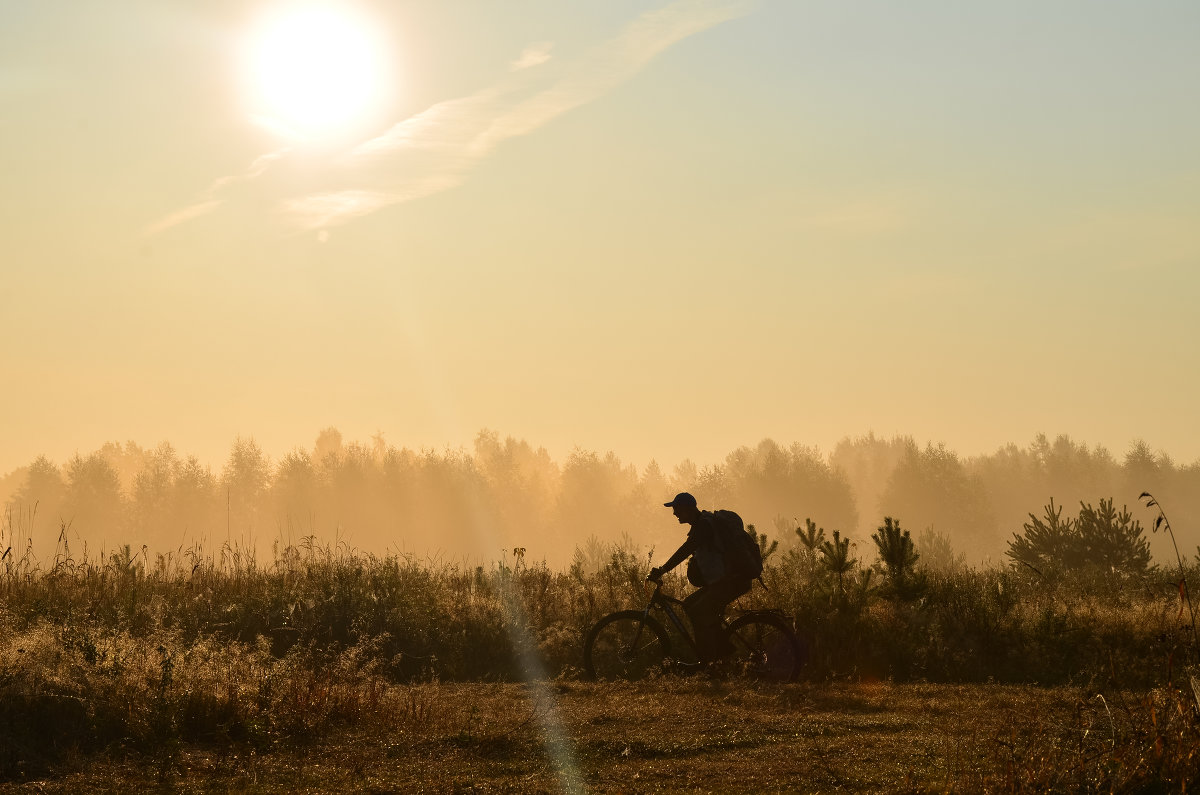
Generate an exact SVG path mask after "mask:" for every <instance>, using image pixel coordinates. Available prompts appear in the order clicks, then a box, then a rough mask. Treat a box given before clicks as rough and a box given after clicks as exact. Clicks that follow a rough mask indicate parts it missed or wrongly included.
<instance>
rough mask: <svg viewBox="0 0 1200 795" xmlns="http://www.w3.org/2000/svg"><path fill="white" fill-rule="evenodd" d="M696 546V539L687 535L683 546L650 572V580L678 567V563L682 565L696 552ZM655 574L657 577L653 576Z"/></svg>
mask: <svg viewBox="0 0 1200 795" xmlns="http://www.w3.org/2000/svg"><path fill="white" fill-rule="evenodd" d="M696 544H697V542H696V539H694V538H692V535H691V534H690V533H689V534H688V539H687V541H684V542H683V545H682V546H680V547H679V549H677V550H675V554H674V555H672V556H671V557H670V558H668V559H667V562H666V563H664V564H663V565H662V566H661V567H659V568H657V569H651V570H650V578H651V579H655V580H656V579H658V578H659V577H661V576H662V575H664V574H666V573H667V572H668V571H670V570H671V569H673V568H675V567H676V566H678V565H679V564H680V563H683V562H684V561H685V560H687V558H688V555H691V554H692V553H693V552H695V551H696ZM656 574H657V576H655V575H656Z"/></svg>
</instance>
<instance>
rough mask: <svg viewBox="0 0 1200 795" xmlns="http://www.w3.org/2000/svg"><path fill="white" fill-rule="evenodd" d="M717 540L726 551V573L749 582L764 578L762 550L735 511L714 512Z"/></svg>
mask: <svg viewBox="0 0 1200 795" xmlns="http://www.w3.org/2000/svg"><path fill="white" fill-rule="evenodd" d="M713 519H714V520H715V523H716V526H717V538H718V540H719V542H720V544H721V546H722V547H723V549H724V556H725V571H726V572H728V573H729V574H731V575H736V576H739V577H745V578H746V579H748V580H753V579H758V578H761V577H762V571H763V561H762V550H761V549H759V547H758V541H756V540H755V539H754V536H752V535H750V534H749V533H748V532H746V528H745V526H744V525H743V524H742V517H740V516H738V515H737V514H736V513H734V512H733V511H713Z"/></svg>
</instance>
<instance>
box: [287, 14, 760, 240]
mask: <svg viewBox="0 0 1200 795" xmlns="http://www.w3.org/2000/svg"><path fill="white" fill-rule="evenodd" d="M751 6H752V4H751V3H749V2H744V1H742V0H734V1H733V2H730V1H729V0H725V1H721V0H678V1H677V2H675V3H672V4H670V5H668V6H666V7H664V8H661V9H658V10H656V11H652V12H649V13H646V14H643V15H642V16H641V17H639V18H638V19H636V20H635V21H634V22H632V23H631V24H630V25H628V26H627V27H626V28H625V30H624V31H622V33H621V34H620V35H618V36H617V37H616V38H614V39H611V40H609V41H607V42H605V43H604V44H602V45H600V46H599V47H597V48H595V49H594V50H593V51H592V52H591V53H590V54H588V55H586V56H584V57H583V58H581V59H579V60H578V61H576V62H574V63H572V64H570V65H568V66H567V67H566V68H565V69H564V70H562V71H561V72H560V74H559V75H558V76H557V79H555V80H554V81H553V82H551V83H550V84H549V85H544V86H537V85H535V86H533V88H532V90H531V88H530V86H529V85H528V84H527V83H524V82H521V81H520V80H515V81H512V82H509V83H504V84H501V85H499V86H495V87H490V88H487V89H485V90H482V91H480V92H477V93H476V94H473V95H471V96H467V97H461V98H458V99H454V100H449V101H447V102H442V103H440V104H438V105H434V106H433V107H431V108H429V109H428V110H426V111H424V112H423V113H420V114H418V115H416V116H414V117H412V118H410V119H406V120H405V121H402V122H400V123H399V124H397V125H395V126H394V127H392V128H391V129H390V130H388V131H387V132H385V133H384V134H383V135H380V136H379V137H377V138H374V139H372V140H370V141H367V142H365V143H363V144H361V145H360V146H358V147H357V148H355V149H354V150H353V151H352V152H350V154H349V155H348V157H347V158H346V165H347V166H348V167H349V168H350V169H355V168H360V169H361V168H363V167H364V166H365V165H366V163H367V162H369V163H370V166H371V168H370V170H371V171H372V173H380V172H381V171H384V172H392V173H396V174H399V175H401V176H400V177H399V178H398V179H397V181H396V182H395V183H394V184H393V185H391V186H390V188H389V189H386V190H382V191H380V192H378V193H377V194H376V195H375V196H374V200H373V201H372V202H369V203H357V202H355V201H351V200H346V201H342V200H340V198H339V197H346V198H348V199H349V198H352V197H353V196H355V195H357V194H359V193H360V191H359V190H357V189H351V188H347V189H343V190H335V191H325V192H321V193H317V194H313V195H311V196H306V197H303V198H300V199H295V200H292V201H290V202H288V203H287V204H286V206H285V211H286V212H288V213H290V214H291V215H292V218H293V220H294V221H296V222H297V223H299V224H300V225H301V226H305V227H308V228H316V227H317V226H325V225H333V224H337V223H341V222H344V221H347V220H350V219H351V218H353V217H355V216H358V215H365V214H367V213H370V212H374V211H376V210H378V209H380V208H381V207H384V206H387V205H390V204H398V203H400V202H405V201H411V200H412V199H416V198H421V197H423V196H428V195H430V194H432V193H436V192H439V191H442V190H447V189H449V188H452V187H455V186H456V185H459V184H461V183H462V181H463V180H464V179H465V178H466V175H467V173H468V172H469V171H470V170H471V169H472V168H474V167H475V166H476V165H478V163H479V162H480V161H482V160H483V159H484V158H485V157H487V156H488V155H489V154H490V153H491V152H492V151H493V150H494V149H495V148H496V147H497V146H498V145H499V144H500V143H502V142H503V141H505V140H508V139H510V138H515V137H517V136H521V135H528V134H529V133H531V132H533V131H534V130H536V129H538V128H540V127H542V126H544V125H545V124H547V123H548V122H550V121H552V120H553V119H555V118H557V117H558V116H561V115H562V114H564V113H566V112H568V111H570V110H573V109H575V108H577V107H580V106H581V105H585V104H587V103H589V102H592V101H594V100H596V99H598V98H599V97H601V96H603V95H604V94H606V93H608V92H610V91H612V90H613V89H615V88H616V87H618V86H619V85H621V84H622V83H624V82H626V81H628V80H629V79H630V78H632V77H633V76H634V75H636V74H637V73H638V72H640V71H641V70H642V69H644V68H645V67H646V65H647V64H649V63H650V61H651V60H653V59H654V58H655V57H656V56H657V55H659V54H660V53H662V52H663V51H665V50H667V49H668V48H670V47H671V46H673V45H675V44H677V43H678V42H680V41H682V40H684V39H686V38H688V37H689V36H693V35H695V34H697V33H701V32H703V31H705V30H708V29H709V28H712V27H715V26H716V25H719V24H721V23H723V22H728V21H730V20H732V19H736V18H738V17H740V16H743V15H745V14H746V13H748V12H749V10H750V8H751ZM529 52H531V50H527V51H526V53H527V54H528V53H529ZM522 60H523V59H522ZM519 62H520V61H518V63H519ZM522 72H523V70H522ZM522 72H518V73H517V75H516V77H519V76H520V75H521V73H522ZM391 167H394V168H391ZM363 170H365V169H363ZM317 208H321V209H322V210H324V211H316V210H317ZM334 208H337V209H336V210H335V209H334Z"/></svg>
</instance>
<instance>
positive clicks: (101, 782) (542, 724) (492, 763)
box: [0, 679, 1107, 793]
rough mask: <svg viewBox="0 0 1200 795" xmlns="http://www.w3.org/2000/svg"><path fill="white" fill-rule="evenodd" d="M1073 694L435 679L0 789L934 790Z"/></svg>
mask: <svg viewBox="0 0 1200 795" xmlns="http://www.w3.org/2000/svg"><path fill="white" fill-rule="evenodd" d="M1080 695H1081V694H1080V693H1079V692H1078V691H1075V690H1067V689H1042V688H1032V687H1009V686H1000V685H977V686H966V685H953V686H946V685H891V684H886V683H878V684H838V685H812V684H802V685H790V686H786V687H756V688H750V689H747V688H744V687H742V686H740V685H737V684H735V683H730V682H707V681H701V680H698V679H685V680H671V679H668V680H666V681H665V682H663V683H642V684H637V685H593V684H581V683H571V682H568V683H554V684H549V685H546V686H542V687H528V686H525V685H497V684H462V685H459V684H428V685H418V686H414V687H412V688H405V689H403V695H402V697H400V698H398V699H396V702H395V703H394V704H393V705H392V706H391V707H390V708H389V709H388V710H387V711H386V712H381V713H380V715H379V719H378V722H377V723H376V725H373V726H359V727H356V728H351V729H347V730H345V731H344V732H342V733H339V734H338V735H336V736H333V737H326V738H323V739H321V740H319V741H315V742H313V743H312V744H310V745H307V746H289V747H278V748H275V749H268V750H267V751H266V752H263V751H261V750H254V749H252V748H250V747H249V746H238V747H231V746H227V745H226V746H222V747H220V748H203V747H185V748H182V749H179V750H178V752H177V753H176V755H175V756H174V758H173V760H172V759H171V757H170V755H169V754H167V753H166V752H165V751H164V753H163V754H162V755H160V756H158V757H154V758H148V757H146V756H143V755H134V754H122V753H120V752H119V751H110V752H109V753H107V754H105V755H103V756H102V757H99V758H95V757H93V758H90V759H78V760H76V761H75V762H74V763H73V770H69V771H62V773H61V774H60V775H59V776H58V777H56V778H52V779H43V780H40V781H37V782H26V783H24V784H21V783H16V782H13V783H9V784H7V785H0V792H14V791H37V792H78V791H94V792H104V791H112V792H116V791H121V792H130V791H139V790H140V791H147V790H159V789H160V788H161V790H166V791H175V792H228V791H239V792H240V791H248V792H272V793H274V792H347V791H349V792H537V791H544V792H562V791H572V790H573V791H579V792H660V791H663V792H674V791H695V792H722V793H725V792H771V791H796V792H846V791H858V792H888V791H913V790H932V791H943V790H945V789H946V788H947V785H948V784H949V783H951V782H954V783H956V784H957V786H958V788H961V787H962V785H963V783H964V782H971V781H975V782H978V781H979V780H980V779H979V777H980V776H983V775H989V774H994V773H996V772H997V771H1003V770H1004V764H1005V761H1006V759H1007V758H1009V757H1011V756H1012V755H1013V754H1022V753H1027V750H1028V748H1029V746H1030V744H1031V743H1036V742H1038V741H1039V740H1038V738H1051V737H1061V736H1063V734H1064V732H1066V733H1067V734H1070V732H1071V731H1073V730H1075V729H1076V727H1078V726H1080V725H1081V723H1080V721H1081V718H1080V712H1079V711H1078V708H1079V705H1080V704H1081V703H1083V702H1082V701H1081V699H1080ZM1100 728H1105V729H1106V728H1107V725H1105V726H1103V727H1097V732H1096V736H1099V729H1100ZM1077 733H1078V734H1080V735H1083V732H1081V731H1080V732H1077ZM1093 739H1094V738H1093ZM1043 741H1045V740H1043ZM1089 741H1090V740H1089ZM1081 742H1083V740H1082V739H1081ZM163 771H166V775H165V777H163V778H162V779H160V774H161V773H162V772H163ZM161 790H160V791H161Z"/></svg>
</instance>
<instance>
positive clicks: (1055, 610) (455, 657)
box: [0, 534, 1190, 777]
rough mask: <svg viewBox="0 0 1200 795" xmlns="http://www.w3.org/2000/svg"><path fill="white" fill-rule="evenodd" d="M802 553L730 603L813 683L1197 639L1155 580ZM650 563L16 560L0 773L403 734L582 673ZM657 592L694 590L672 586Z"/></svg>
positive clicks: (1082, 666) (1159, 657) (0, 602)
mask: <svg viewBox="0 0 1200 795" xmlns="http://www.w3.org/2000/svg"><path fill="white" fill-rule="evenodd" d="M64 536H65V534H64ZM806 552H807V550H792V551H790V552H786V553H781V554H775V555H771V556H770V557H769V559H768V566H767V568H766V571H765V573H764V581H765V583H766V585H767V587H768V588H769V589H770V590H769V591H768V590H765V589H763V588H761V587H760V586H758V585H755V587H754V590H753V591H752V592H751V594H750V595H749V596H747V597H745V598H744V599H743V600H742V603H741V606H743V607H752V606H772V607H776V608H780V609H782V610H784V611H786V612H787V613H789V614H790V615H791V616H792V617H794V619H795V621H796V625H797V628H798V630H799V631H800V632H801V634H803V635H804V636H805V637H806V639H807V641H808V643H809V646H810V649H811V652H812V653H811V659H810V665H809V668H808V670H807V673H806V675H807V676H808V677H809V678H811V679H814V680H824V679H829V678H843V679H851V680H853V679H864V680H869V679H883V678H892V679H895V680H898V681H905V680H928V681H939V682H964V681H968V682H985V681H989V680H991V681H1004V682H1036V683H1043V684H1061V683H1077V684H1082V685H1087V686H1089V687H1091V688H1093V689H1095V690H1098V691H1099V690H1103V689H1104V688H1109V687H1119V688H1129V687H1150V686H1156V685H1162V684H1164V682H1165V680H1166V679H1167V678H1168V677H1169V676H1170V671H1171V665H1172V660H1173V659H1174V656H1175V655H1177V654H1178V653H1179V650H1180V649H1181V648H1182V644H1183V643H1185V642H1186V640H1187V639H1188V638H1187V634H1188V631H1189V630H1190V627H1189V626H1187V624H1186V622H1184V623H1183V624H1181V621H1180V611H1179V604H1178V591H1177V589H1176V588H1175V587H1174V583H1172V582H1159V581H1158V579H1155V576H1154V575H1152V576H1151V577H1150V578H1148V579H1145V580H1141V581H1136V582H1122V583H1119V584H1116V585H1114V584H1112V583H1096V584H1094V587H1089V586H1087V585H1086V584H1080V583H1079V582H1065V581H1063V582H1052V581H1047V580H1045V579H1044V578H1040V577H1038V576H1036V575H1034V574H1032V573H1029V572H1024V571H1015V570H987V571H971V570H959V571H955V572H949V573H946V572H943V573H937V572H932V571H931V572H928V573H927V580H926V584H925V587H924V590H923V592H922V594H921V595H920V596H919V598H912V599H901V598H898V597H897V596H896V595H895V593H896V592H895V591H894V589H893V590H888V589H877V588H876V587H875V586H874V585H873V580H872V578H871V577H870V573H869V571H864V570H862V569H854V570H848V571H840V572H838V575H839V576H838V577H836V578H835V577H834V576H833V574H831V572H830V571H828V570H825V569H823V568H822V567H821V565H820V563H819V561H818V559H817V558H816V557H815V556H814V555H812V554H811V553H809V554H806ZM518 553H519V554H518ZM14 558H15V559H14ZM649 567H650V558H649V556H647V555H646V554H645V553H644V550H638V549H633V548H632V547H631V546H630V545H625V546H610V547H608V548H606V549H605V550H603V554H601V553H600V552H598V551H597V550H592V551H591V553H590V554H588V555H580V556H577V558H576V562H575V564H574V565H572V566H571V567H570V569H569V570H568V571H555V570H552V569H550V568H549V567H548V566H546V565H545V564H544V563H537V562H527V561H526V560H525V555H524V551H523V550H514V554H513V555H511V556H508V557H506V558H505V559H504V560H501V561H497V562H495V563H493V564H491V565H489V566H486V567H485V566H476V567H472V566H463V565H454V564H443V563H434V562H429V561H418V560H415V559H413V558H408V557H398V556H390V557H382V558H381V557H375V556H372V555H366V554H359V553H356V552H355V551H354V550H351V549H349V548H347V547H345V546H334V547H329V546H321V545H318V544H316V543H314V542H313V540H312V539H308V540H307V541H305V542H304V543H302V544H301V545H299V546H289V547H286V548H283V549H280V550H277V554H276V555H275V556H274V558H273V559H272V560H271V561H270V562H267V563H260V562H259V561H258V560H257V559H256V557H255V556H254V554H252V553H250V552H247V551H246V550H243V549H239V548H237V547H234V546H229V545H226V546H223V547H220V548H218V549H216V550H213V551H211V552H210V551H206V550H203V549H199V548H192V549H188V550H182V551H179V552H177V553H175V554H171V555H164V556H157V557H156V558H155V559H153V560H151V559H149V556H148V555H147V554H146V553H145V552H144V551H138V550H132V549H129V548H128V547H125V548H122V549H119V550H118V551H117V552H115V553H113V554H110V555H109V556H108V557H107V558H106V559H103V560H101V559H92V560H89V559H87V558H85V557H83V556H82V555H80V556H79V557H78V558H77V557H75V554H74V553H73V552H72V551H71V550H69V549H67V548H60V549H59V550H58V552H57V554H56V555H55V557H54V559H53V560H52V561H49V562H48V563H47V565H45V566H43V565H42V564H41V563H39V562H38V561H36V560H34V559H32V558H31V557H29V556H23V557H15V556H12V555H10V556H9V557H6V558H5V559H4V565H3V566H0V777H11V776H14V775H19V774H20V773H21V772H23V771H25V770H27V769H29V766H30V765H34V766H36V764H39V761H38V760H41V762H40V763H45V764H49V763H51V762H53V761H54V760H56V759H61V758H62V757H63V755H64V754H70V753H72V752H74V751H75V750H85V751H86V750H88V749H92V748H97V747H109V746H112V745H114V744H119V745H127V746H130V747H132V748H135V749H140V750H142V751H144V752H146V753H152V754H154V755H155V758H156V759H158V760H159V764H160V765H161V766H162V768H163V770H164V771H169V769H170V766H171V764H173V762H172V759H173V751H172V749H173V748H176V747H177V746H178V744H179V743H183V742H193V743H205V742H209V743H246V744H250V745H252V746H262V747H268V746H271V745H272V744H275V743H278V742H295V741H303V740H304V739H305V738H311V737H315V736H319V735H321V734H322V733H324V732H327V731H328V730H330V729H331V728H333V727H336V726H339V725H344V724H350V723H355V722H358V721H361V720H367V719H369V720H373V721H374V720H380V719H385V720H396V721H402V720H404V719H406V718H405V716H411V715H413V714H419V713H420V711H421V709H422V706H421V703H420V701H419V700H414V695H413V694H414V691H413V689H412V688H413V687H419V686H420V683H422V682H429V681H432V680H489V681H511V680H522V679H527V678H530V677H543V676H551V677H559V676H565V677H570V676H574V675H576V673H577V671H578V666H579V663H580V655H581V648H580V647H581V639H582V637H583V634H584V633H585V632H586V630H587V629H588V628H589V627H590V626H591V625H592V624H593V623H594V622H595V621H596V620H597V619H598V618H599V617H601V616H602V615H604V614H606V613H608V612H611V611H613V610H617V609H622V608H626V607H629V606H640V605H642V604H644V600H645V596H644V593H643V591H642V590H641V582H642V580H643V579H644V577H645V576H646V574H647V572H648V570H649ZM668 586H669V587H670V588H673V589H674V590H675V591H676V592H677V593H681V592H682V591H684V590H685V584H684V582H683V578H682V577H681V576H678V575H676V576H675V577H674V579H669V580H668ZM889 594H890V595H889Z"/></svg>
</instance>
